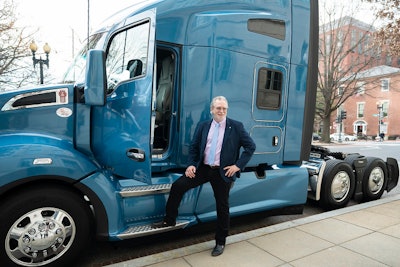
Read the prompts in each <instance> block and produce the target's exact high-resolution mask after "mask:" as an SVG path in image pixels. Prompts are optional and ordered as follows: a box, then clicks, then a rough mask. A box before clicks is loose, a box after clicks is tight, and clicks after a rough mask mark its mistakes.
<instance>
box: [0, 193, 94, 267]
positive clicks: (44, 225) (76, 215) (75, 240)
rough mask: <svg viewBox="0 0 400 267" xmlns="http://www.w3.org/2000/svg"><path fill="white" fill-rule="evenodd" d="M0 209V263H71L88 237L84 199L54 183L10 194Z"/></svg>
mask: <svg viewBox="0 0 400 267" xmlns="http://www.w3.org/2000/svg"><path fill="white" fill-rule="evenodd" d="M0 210H1V214H2V216H1V217H2V219H1V224H0V237H1V240H2V242H1V251H0V262H1V266H25V267H33V266H45V267H50V266H51V267H55V266H74V265H73V264H71V261H73V260H76V259H77V257H78V255H79V254H80V253H82V250H84V249H85V248H86V247H87V245H88V242H89V241H90V238H91V231H90V220H89V218H91V217H90V216H91V214H90V209H89V207H88V205H87V204H86V202H85V201H84V200H83V198H82V197H80V196H78V195H77V194H75V193H73V192H71V191H68V190H65V189H62V188H58V187H56V186H42V187H33V188H30V189H29V190H24V191H20V192H17V193H14V194H13V195H12V196H11V197H7V198H6V199H4V200H3V201H2V204H1V205H0Z"/></svg>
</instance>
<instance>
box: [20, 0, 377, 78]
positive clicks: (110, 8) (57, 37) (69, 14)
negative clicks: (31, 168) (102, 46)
mask: <svg viewBox="0 0 400 267" xmlns="http://www.w3.org/2000/svg"><path fill="white" fill-rule="evenodd" d="M138 1H139V0H112V1H106V0H68V1H57V0H34V1H32V0H14V3H16V5H17V10H16V15H17V19H18V24H19V25H20V26H22V27H28V28H30V29H32V30H35V29H37V30H38V32H37V33H36V34H35V35H34V39H35V42H36V44H37V45H38V47H39V49H38V52H37V53H38V54H39V53H40V52H41V51H42V48H43V45H44V44H45V43H46V42H47V43H48V44H49V45H50V47H51V48H52V50H51V52H50V69H51V73H52V74H53V77H60V76H61V75H62V73H63V72H64V71H65V69H66V68H67V66H68V65H69V63H70V62H71V61H72V58H73V56H74V54H75V53H76V52H77V51H79V48H80V47H82V45H83V42H84V41H85V40H86V38H87V29H88V26H87V21H88V2H89V7H90V12H89V22H90V30H93V29H96V27H97V26H98V25H99V24H100V23H101V22H102V21H103V20H105V19H106V18H108V17H109V16H111V15H112V14H114V13H115V12H117V11H119V10H121V9H123V8H124V7H127V6H130V5H131V4H133V3H135V2H138ZM188 1H190V0H188ZM358 1H359V0H354V1H349V0H320V1H319V2H320V13H321V11H322V10H323V8H322V7H323V6H324V4H327V5H332V4H333V3H334V5H337V6H349V5H356V2H358ZM358 10H359V12H358V13H357V14H355V17H356V18H357V19H360V20H363V21H364V22H367V23H368V21H366V20H367V19H368V18H370V17H371V16H372V13H371V12H370V10H371V9H370V7H365V8H361V9H360V8H358ZM366 14H367V15H366ZM27 49H29V48H27Z"/></svg>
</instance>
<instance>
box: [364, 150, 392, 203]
mask: <svg viewBox="0 0 400 267" xmlns="http://www.w3.org/2000/svg"><path fill="white" fill-rule="evenodd" d="M387 177H388V172H387V168H386V164H385V162H384V161H383V160H382V159H380V158H375V157H367V165H366V166H365V170H364V176H363V181H362V188H363V201H371V200H377V199H380V198H381V196H382V194H383V192H384V191H385V188H386V183H387Z"/></svg>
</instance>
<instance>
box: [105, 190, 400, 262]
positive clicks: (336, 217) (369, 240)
mask: <svg viewBox="0 0 400 267" xmlns="http://www.w3.org/2000/svg"><path fill="white" fill-rule="evenodd" d="M214 243H215V242H214V241H209V242H204V243H200V244H196V245H192V246H188V247H184V248H179V249H175V250H171V251H166V252H162V253H158V254H153V255H150V256H146V257H142V258H137V259H134V260H130V261H126V262H122V263H118V264H112V265H108V266H109V267H133V266H135V267H138V266H151V267H212V266H218V267H222V266H229V267H232V266H233V267H241V266H246V267H247V266H251V267H256V266H263V267H268V266H285V267H286V266H306V267H313V266H318V267H320V266H324V267H326V266H334V267H338V266H340V267H341V266H343V267H349V266H350V267H353V266H357V267H366V266H374V267H377V266H392V267H394V266H400V195H394V196H390V195H389V196H387V197H386V198H384V199H380V200H377V201H371V202H367V203H363V204H358V205H354V206H351V207H347V208H343V209H339V210H334V211H330V212H325V213H322V214H318V215H313V216H310V217H306V218H301V219H297V220H293V221H288V222H284V223H280V224H276V225H272V226H268V227H265V228H261V229H257V230H253V231H250V232H245V233H241V234H238V235H233V236H230V237H228V240H227V246H226V248H225V252H224V254H222V255H221V256H218V257H212V256H211V255H210V253H211V250H212V248H213V247H214Z"/></svg>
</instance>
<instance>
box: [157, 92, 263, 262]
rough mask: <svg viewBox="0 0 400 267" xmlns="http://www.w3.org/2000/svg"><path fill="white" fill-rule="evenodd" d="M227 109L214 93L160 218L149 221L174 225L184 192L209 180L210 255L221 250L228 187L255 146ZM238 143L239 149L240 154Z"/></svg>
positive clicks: (226, 224)
mask: <svg viewBox="0 0 400 267" xmlns="http://www.w3.org/2000/svg"><path fill="white" fill-rule="evenodd" d="M227 111H228V101H227V100H226V98H225V97H223V96H217V97H215V98H214V99H213V100H212V102H211V105H210V112H211V114H212V116H213V119H212V120H211V121H210V120H208V121H203V122H200V123H199V124H198V126H197V129H196V131H195V134H194V137H193V141H192V143H191V145H190V149H189V159H188V167H187V169H186V171H185V174H184V175H183V176H181V177H180V178H179V179H178V180H176V181H175V182H174V183H173V184H172V187H171V192H170V195H169V198H168V202H167V205H166V216H165V217H164V220H163V221H161V222H157V223H154V224H153V227H155V228H161V227H168V226H174V225H175V224H176V217H177V216H178V207H179V205H180V202H181V200H182V197H183V195H184V193H185V192H186V191H188V190H189V189H191V188H194V187H197V186H199V185H202V184H204V183H207V182H210V184H211V186H212V188H213V191H214V197H215V202H216V209H217V230H216V233H215V241H216V245H215V247H214V249H213V251H212V253H211V255H212V256H219V255H221V254H222V253H223V252H224V248H225V242H226V237H227V236H228V232H229V224H230V216H229V191H230V189H231V187H232V184H233V182H234V181H235V179H236V177H239V175H240V170H242V169H243V168H244V167H245V166H246V164H247V163H248V162H249V160H250V158H251V156H252V155H253V153H254V150H255V148H256V145H255V144H254V141H253V140H252V138H251V137H250V136H249V134H248V133H247V132H246V131H245V129H244V127H243V124H242V123H241V122H239V121H235V120H232V119H230V118H227ZM241 147H243V152H242V153H241V154H240V148H241Z"/></svg>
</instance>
